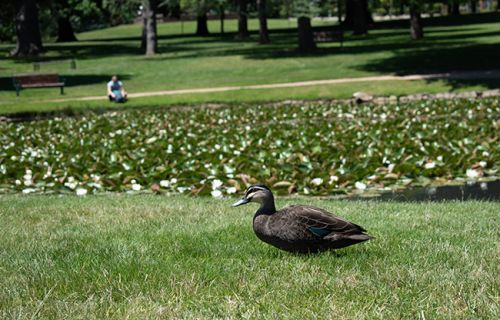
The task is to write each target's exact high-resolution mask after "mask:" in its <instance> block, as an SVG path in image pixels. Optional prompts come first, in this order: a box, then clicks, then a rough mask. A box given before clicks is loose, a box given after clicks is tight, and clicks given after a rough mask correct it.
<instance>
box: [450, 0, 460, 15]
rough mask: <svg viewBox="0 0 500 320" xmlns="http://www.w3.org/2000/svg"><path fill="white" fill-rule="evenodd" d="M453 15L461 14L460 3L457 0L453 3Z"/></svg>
mask: <svg viewBox="0 0 500 320" xmlns="http://www.w3.org/2000/svg"><path fill="white" fill-rule="evenodd" d="M451 15H452V16H459V15H460V3H459V2H458V1H457V0H455V1H453V5H452V6H451Z"/></svg>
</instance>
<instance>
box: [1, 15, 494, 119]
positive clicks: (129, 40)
mask: <svg viewBox="0 0 500 320" xmlns="http://www.w3.org/2000/svg"><path fill="white" fill-rule="evenodd" d="M290 23H291V25H290V27H294V25H293V24H294V21H291V22H290ZM317 23H321V22H317ZM288 24H289V22H287V21H286V20H276V21H274V20H273V21H271V23H270V25H271V28H272V29H273V30H277V29H282V28H288ZM216 25H217V22H216V21H212V22H211V27H212V28H213V27H214V26H216ZM250 25H251V26H252V28H254V29H255V27H256V21H254V20H252V22H251V24H250ZM193 26H194V24H193V23H192V22H189V23H188V22H186V23H185V34H184V35H182V34H181V35H180V34H179V30H178V28H179V27H180V24H178V23H173V24H160V26H159V37H160V54H159V55H158V56H156V57H155V58H145V57H144V55H143V54H142V53H141V52H140V50H139V44H140V27H141V26H140V25H126V26H119V27H115V28H109V29H103V30H98V31H92V32H88V33H84V34H81V35H78V37H79V39H80V41H79V42H76V43H63V44H59V43H45V47H46V49H47V52H46V53H45V55H44V57H43V59H55V60H59V59H67V58H71V57H76V60H77V69H76V70H72V69H70V68H69V63H68V62H60V63H53V64H48V65H42V67H41V72H58V73H60V74H61V75H62V76H64V77H66V78H67V88H66V94H65V95H64V96H63V98H69V99H71V98H75V97H86V96H96V95H97V96H100V95H104V93H105V83H106V82H107V81H108V80H109V77H110V76H111V75H112V74H115V73H117V74H119V75H120V76H121V77H122V80H123V81H124V83H125V86H126V88H127V89H128V90H129V91H130V92H149V91H157V90H173V89H186V88H206V87H221V86H240V85H256V84H272V83H283V82H294V81H307V80H322V79H338V78H346V77H362V76H374V75H381V74H392V73H421V72H440V71H443V70H448V71H449V70H477V69H485V68H486V69H491V68H499V66H498V65H496V60H497V59H496V56H497V53H498V46H497V44H498V41H499V38H498V36H497V33H498V30H499V26H500V25H499V24H491V23H490V24H474V25H463V26H448V27H428V28H426V38H425V40H423V41H419V42H414V41H411V40H410V38H409V35H408V30H407V29H381V30H372V31H371V32H370V35H369V36H367V37H362V38H356V37H352V36H351V35H350V34H349V33H346V42H345V45H344V48H343V49H340V48H339V44H338V43H326V44H320V45H319V47H320V50H319V51H318V52H317V53H316V54H313V55H299V54H298V53H297V52H296V47H297V44H296V42H297V39H296V37H297V36H296V34H295V33H293V32H282V31H276V32H275V33H273V34H271V39H272V44H271V45H269V46H261V45H258V44H257V35H256V34H253V35H252V37H251V38H250V39H249V40H248V41H244V42H241V41H237V40H235V39H234V36H233V35H226V36H224V37H222V38H221V37H220V36H218V35H213V36H211V37H207V38H201V37H193V36H191V35H190V33H191V32H192V30H191V29H192V28H193ZM227 26H228V29H227V30H233V29H234V26H235V22H234V21H231V22H228V24H227ZM9 48H11V45H5V44H3V45H0V50H3V51H7V50H8V49H9ZM0 68H1V70H2V77H0V113H7V112H17V111H38V110H47V109H60V108H61V106H62V105H64V106H68V105H72V106H73V105H79V106H81V107H83V108H86V107H88V106H90V107H91V106H95V105H101V106H102V105H103V104H106V103H105V102H95V103H94V102H93V103H86V102H71V103H64V104H57V103H52V102H50V101H51V100H54V99H59V98H61V96H60V95H59V92H58V90H56V89H41V90H24V91H22V92H21V96H20V97H16V96H15V92H14V89H13V87H12V81H11V76H12V74H16V73H24V72H32V71H33V65H32V62H31V61H30V60H14V59H11V58H8V57H7V56H3V57H0ZM497 85H498V84H497V83H495V82H491V81H484V79H476V80H467V81H465V80H464V81H430V82H424V81H420V82H407V83H395V82H391V83H380V84H378V83H373V84H368V85H367V84H366V83H356V84H352V85H332V86H317V87H314V86H313V87H304V88H299V89H294V90H289V89H274V90H259V91H256V92H254V91H250V92H227V93H219V94H193V95H175V96H162V97H155V98H147V99H139V100H137V102H133V103H132V101H131V103H132V104H135V105H137V106H144V105H168V104H171V103H174V102H180V103H198V102H218V101H234V102H240V101H272V100H277V99H288V98H298V99H315V98H323V97H328V98H330V97H334V98H342V97H348V96H350V95H352V93H353V92H356V91H368V92H371V93H374V94H392V93H395V94H405V93H412V92H416V91H417V89H418V92H436V91H455V90H484V89H488V88H492V87H496V86H497ZM240 95H241V97H240ZM106 105H107V104H106Z"/></svg>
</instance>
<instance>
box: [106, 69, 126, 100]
mask: <svg viewBox="0 0 500 320" xmlns="http://www.w3.org/2000/svg"><path fill="white" fill-rule="evenodd" d="M108 98H109V101H114V102H125V101H126V100H127V92H126V91H125V88H124V87H123V83H122V82H121V81H118V77H117V76H116V75H114V76H113V77H111V81H110V82H108Z"/></svg>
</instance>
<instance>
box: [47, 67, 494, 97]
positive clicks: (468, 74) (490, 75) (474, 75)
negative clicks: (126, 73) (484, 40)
mask: <svg viewBox="0 0 500 320" xmlns="http://www.w3.org/2000/svg"><path fill="white" fill-rule="evenodd" d="M435 79H457V80H467V79H500V70H489V71H465V72H449V73H433V74H413V75H406V76H397V75H385V76H373V77H359V78H341V79H329V80H313V81H300V82H287V83H273V84H261V85H249V86H231V87H213V88H198V89H180V90H162V91H151V92H137V93H130V94H129V95H128V96H129V98H140V97H153V96H167V95H177V94H193V93H194V94H196V93H213V92H226V91H236V90H257V89H276V88H296V87H307V86H317V85H325V84H340V83H351V82H363V81H395V80H403V81H411V80H435ZM106 99H107V97H105V96H90V97H81V98H68V99H57V100H51V101H50V102H68V101H94V100H106Z"/></svg>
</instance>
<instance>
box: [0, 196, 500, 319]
mask: <svg viewBox="0 0 500 320" xmlns="http://www.w3.org/2000/svg"><path fill="white" fill-rule="evenodd" d="M1 201H2V208H1V209H0V279H1V280H0V317H1V318H2V319H14V318H15V319H29V318H31V319H33V318H37V319H54V318H71V319H102V318H107V319H124V318H132V319H157V318H164V319H172V318H183V319H194V318H196V319H214V318H261V319H272V318H288V319H292V318H293V319H312V318H326V319H329V318H332V317H335V318H337V319H416V318H426V319H434V318H448V319H471V318H478V319H479V318H480V319H498V316H499V309H498V299H499V291H498V288H499V283H498V282H499V281H498V280H499V279H498V264H497V262H498V261H497V259H496V257H498V255H499V247H498V244H497V243H498V234H499V231H500V230H499V224H498V212H499V210H500V204H499V203H488V202H448V203H446V202H445V203H376V202H348V201H345V202H338V201H331V200H317V199H311V198H280V199H278V203H277V205H278V207H281V206H284V205H288V204H292V203H304V204H311V205H316V206H321V207H323V208H325V209H327V210H329V211H331V212H335V213H337V214H339V215H341V216H344V217H346V218H347V219H349V220H352V221H354V222H356V223H359V224H360V225H362V226H364V227H365V228H367V229H368V230H369V233H370V234H371V235H373V236H375V237H376V239H374V240H372V241H369V242H367V243H364V244H360V245H356V246H352V247H349V248H346V249H342V250H339V251H337V252H336V253H323V254H317V255H293V254H289V253H285V252H281V251H278V250H277V249H275V248H273V247H270V246H268V245H267V244H264V243H262V242H260V241H259V240H258V239H257V238H256V237H255V235H254V234H253V231H252V228H251V221H252V215H253V212H254V210H255V209H256V208H255V207H253V206H246V207H243V208H238V209H235V208H231V207H230V204H231V203H232V201H234V200H233V199H219V200H217V199H211V198H196V197H194V198H193V197H184V196H178V197H163V196H146V195H144V196H130V195H109V196H93V197H85V198H77V197H72V196H63V197H56V196H45V197H40V196H2V198H1Z"/></svg>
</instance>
